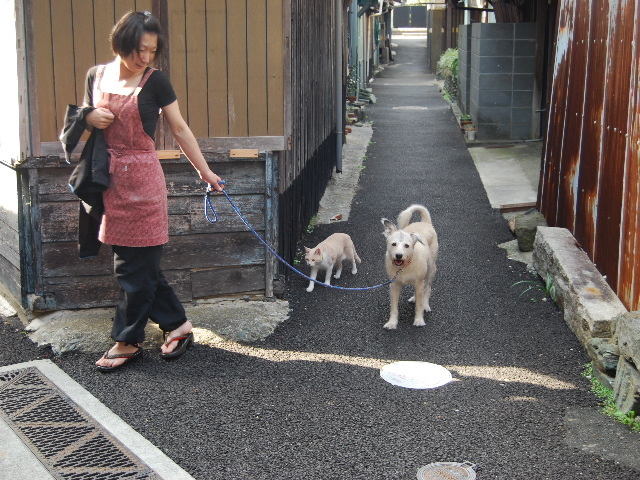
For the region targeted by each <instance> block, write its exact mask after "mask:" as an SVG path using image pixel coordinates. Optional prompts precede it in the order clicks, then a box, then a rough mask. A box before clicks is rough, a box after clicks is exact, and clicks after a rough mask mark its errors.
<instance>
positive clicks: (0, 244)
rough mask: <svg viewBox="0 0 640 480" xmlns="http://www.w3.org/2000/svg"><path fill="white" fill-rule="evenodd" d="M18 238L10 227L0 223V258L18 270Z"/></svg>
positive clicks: (16, 233)
mask: <svg viewBox="0 0 640 480" xmlns="http://www.w3.org/2000/svg"><path fill="white" fill-rule="evenodd" d="M19 243H20V237H19V235H18V232H17V231H16V230H15V228H14V227H13V226H12V225H9V224H7V223H6V222H0V256H1V257H4V258H5V259H6V260H7V261H8V262H9V263H11V264H12V265H14V266H15V267H16V268H20V246H19Z"/></svg>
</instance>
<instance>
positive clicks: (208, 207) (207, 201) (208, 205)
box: [204, 180, 402, 291]
mask: <svg viewBox="0 0 640 480" xmlns="http://www.w3.org/2000/svg"><path fill="white" fill-rule="evenodd" d="M226 183H227V182H225V181H224V180H222V181H220V182H218V185H226ZM211 192H215V190H214V189H213V187H212V186H211V185H209V186H208V187H207V191H206V193H205V196H204V216H205V218H206V219H207V220H208V221H209V223H216V222H217V221H218V212H216V209H215V207H214V206H213V203H212V201H211ZM219 193H223V194H224V196H225V197H227V200H228V201H229V204H230V205H231V208H233V210H234V211H235V212H236V215H238V217H240V220H242V223H244V224H245V226H246V227H247V228H248V229H249V230H251V232H252V233H253V234H254V235H255V236H256V238H257V239H258V240H259V241H260V243H262V244H263V245H264V246H265V247H266V248H267V250H269V252H271V254H272V255H273V256H275V257H276V258H277V259H278V260H279V261H280V262H281V263H283V264H284V265H286V266H287V267H288V268H289V269H291V270H292V271H294V272H295V273H297V274H298V275H300V276H301V277H304V278H306V279H307V280H309V281H311V282H314V283H317V284H318V285H322V286H324V287H329V288H335V289H337V290H348V291H362V290H373V289H376V288H380V287H384V286H385V285H389V284H390V283H393V282H395V280H396V278H398V275H400V273H401V272H402V269H399V270H398V271H397V272H396V274H395V275H394V277H393V278H392V279H391V280H387V281H386V282H384V283H381V284H380V285H373V286H371V287H353V288H349V287H338V286H336V285H327V284H326V283H323V282H320V281H318V280H316V279H314V278H311V277H309V276H307V275H305V274H304V273H302V272H301V271H300V270H298V269H297V268H295V267H294V266H293V265H290V264H289V263H287V261H286V260H285V259H284V258H282V257H281V256H280V255H278V254H277V253H276V252H275V251H274V250H273V248H271V246H269V244H267V242H265V241H264V240H263V239H262V237H261V236H260V234H258V232H256V231H255V230H254V228H253V227H252V226H251V224H250V223H249V222H248V221H247V219H246V218H244V216H243V215H242V213H241V212H240V210H239V209H238V207H237V206H236V204H235V203H233V200H231V197H230V196H229V194H228V193H227V192H226V190H224V189H223V190H222V191H221V192H219ZM209 212H211V214H212V215H213V218H211V216H210V215H209Z"/></svg>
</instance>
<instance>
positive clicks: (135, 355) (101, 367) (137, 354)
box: [96, 345, 142, 372]
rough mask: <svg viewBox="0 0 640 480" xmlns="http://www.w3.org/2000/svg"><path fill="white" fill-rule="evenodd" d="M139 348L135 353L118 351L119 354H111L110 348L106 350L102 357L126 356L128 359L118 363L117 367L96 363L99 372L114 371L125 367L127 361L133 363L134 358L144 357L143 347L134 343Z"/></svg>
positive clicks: (111, 358)
mask: <svg viewBox="0 0 640 480" xmlns="http://www.w3.org/2000/svg"><path fill="white" fill-rule="evenodd" d="M134 346H135V347H136V348H137V350H136V351H135V352H133V353H118V354H114V355H109V350H107V351H106V352H104V355H102V358H106V359H107V360H113V359H116V358H124V359H126V360H125V361H124V362H122V363H121V364H120V365H116V366H115V367H107V366H104V365H96V369H97V370H98V371H99V372H113V371H114V370H117V369H119V368H120V367H123V366H124V365H126V364H127V363H131V362H133V361H134V360H137V359H139V358H142V347H141V346H139V345H134Z"/></svg>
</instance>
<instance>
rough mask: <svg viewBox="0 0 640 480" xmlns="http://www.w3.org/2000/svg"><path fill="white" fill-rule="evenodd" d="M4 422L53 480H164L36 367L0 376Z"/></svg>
mask: <svg viewBox="0 0 640 480" xmlns="http://www.w3.org/2000/svg"><path fill="white" fill-rule="evenodd" d="M0 417H2V419H3V420H4V421H5V422H6V423H7V425H9V427H11V429H12V430H13V431H14V432H15V433H16V434H17V435H18V436H19V437H20V439H21V440H22V441H23V442H24V444H25V445H27V446H28V447H29V449H30V450H31V451H32V452H33V454H34V455H36V456H37V457H38V459H39V460H40V462H41V463H42V464H43V465H44V466H45V467H46V468H47V469H48V470H49V472H50V473H51V475H52V476H54V477H55V478H60V479H83V480H85V479H87V480H90V479H96V480H97V479H99V480H121V479H127V480H138V479H149V480H151V479H160V477H159V476H158V475H157V474H156V473H155V472H154V471H153V470H152V469H151V468H150V467H149V466H148V465H146V464H145V463H144V462H142V461H141V460H140V459H139V458H138V457H137V456H135V455H134V454H133V453H132V452H130V451H129V450H128V449H126V448H125V447H124V446H123V445H121V444H120V442H118V441H117V440H116V439H115V438H114V437H113V436H111V435H110V434H109V433H108V432H107V431H106V430H105V429H104V428H102V426H100V425H99V424H98V423H97V422H96V421H95V420H93V419H92V418H91V417H90V416H89V415H88V414H87V413H85V412H84V411H83V410H82V409H81V408H80V407H79V406H78V405H76V404H75V403H73V401H72V400H71V399H69V398H68V397H67V396H66V395H64V394H63V393H62V392H61V391H60V390H59V389H58V388H57V387H56V386H55V385H54V384H53V383H51V381H50V380H49V379H48V378H47V377H46V376H44V375H43V374H42V373H41V372H40V371H39V370H38V369H37V368H35V367H33V368H25V369H22V370H13V371H10V372H5V373H3V374H0Z"/></svg>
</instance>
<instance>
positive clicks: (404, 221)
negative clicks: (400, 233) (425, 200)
mask: <svg viewBox="0 0 640 480" xmlns="http://www.w3.org/2000/svg"><path fill="white" fill-rule="evenodd" d="M416 212H418V213H420V219H421V221H422V222H425V223H431V214H430V213H429V210H427V207H425V206H424V205H418V204H413V205H411V206H410V207H409V208H407V209H406V210H403V211H402V212H400V215H398V228H400V229H403V228H405V227H406V226H407V225H409V224H410V223H411V217H412V216H413V214H414V213H416Z"/></svg>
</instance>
